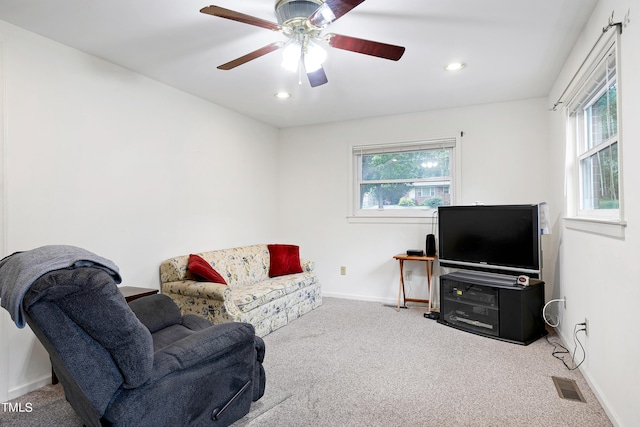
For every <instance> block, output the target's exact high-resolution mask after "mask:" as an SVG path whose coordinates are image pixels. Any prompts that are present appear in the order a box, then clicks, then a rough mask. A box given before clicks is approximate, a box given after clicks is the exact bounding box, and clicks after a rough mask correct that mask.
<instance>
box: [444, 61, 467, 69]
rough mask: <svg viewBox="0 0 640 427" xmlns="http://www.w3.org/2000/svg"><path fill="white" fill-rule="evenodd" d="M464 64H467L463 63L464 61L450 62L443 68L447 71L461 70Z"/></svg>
mask: <svg viewBox="0 0 640 427" xmlns="http://www.w3.org/2000/svg"><path fill="white" fill-rule="evenodd" d="M466 66H467V64H465V63H464V62H452V63H451V64H448V65H447V66H446V67H444V69H445V70H447V71H458V70H462V69H463V68H464V67H466Z"/></svg>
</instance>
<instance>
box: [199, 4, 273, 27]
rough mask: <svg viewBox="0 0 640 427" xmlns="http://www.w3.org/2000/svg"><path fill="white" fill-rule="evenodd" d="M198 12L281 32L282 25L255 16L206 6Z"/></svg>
mask: <svg viewBox="0 0 640 427" xmlns="http://www.w3.org/2000/svg"><path fill="white" fill-rule="evenodd" d="M200 12H202V13H206V14H209V15H213V16H218V17H220V18H226V19H231V20H232V21H238V22H242V23H244V24H249V25H255V26H256V27H262V28H266V29H267V30H273V31H282V25H280V24H276V23H275V22H271V21H266V20H264V19H260V18H256V17H255V16H251V15H245V14H244V13H240V12H235V11H233V10H229V9H225V8H224V7H219V6H207V7H203V8H202V9H200Z"/></svg>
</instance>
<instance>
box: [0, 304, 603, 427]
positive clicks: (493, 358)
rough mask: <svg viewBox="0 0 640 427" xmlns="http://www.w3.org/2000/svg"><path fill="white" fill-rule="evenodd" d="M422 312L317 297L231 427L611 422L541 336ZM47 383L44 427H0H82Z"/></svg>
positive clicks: (584, 426) (281, 333)
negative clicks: (496, 336)
mask: <svg viewBox="0 0 640 427" xmlns="http://www.w3.org/2000/svg"><path fill="white" fill-rule="evenodd" d="M423 313H424V308H419V307H415V308H409V309H407V310H401V311H400V312H397V311H396V310H395V309H394V308H389V307H385V306H383V305H381V304H379V303H374V302H363V301H353V300H344V299H336V298H324V302H323V305H322V306H321V307H320V308H318V309H316V310H314V311H312V312H311V313H308V314H306V315H304V316H303V317H301V318H300V319H298V320H296V321H294V322H292V323H290V324H289V325H287V326H286V327H284V328H282V329H279V330H277V331H275V332H274V333H272V334H270V335H267V336H266V337H264V339H265V342H266V347H267V353H266V357H265V370H266V372H267V392H266V394H265V397H264V398H263V399H262V400H261V401H259V402H257V403H258V404H259V405H256V408H253V409H252V413H250V414H249V415H248V416H247V417H245V418H244V419H243V420H241V421H239V422H238V423H236V424H234V427H271V426H273V427H287V426H291V427H303V426H322V427H330V426H409V425H410V426H425V427H428V426H442V425H446V426H483V427H485V426H510V427H511V426H539V425H545V426H558V427H559V426H562V427H566V426H569V427H570V426H576V427H577V426H580V427H589V426H594V427H595V426H597V427H603V426H611V425H612V424H611V422H610V421H609V420H608V418H607V416H606V414H605V412H604V410H603V409H602V407H601V406H600V404H599V403H598V401H597V399H596V398H595V396H594V395H593V393H592V392H591V390H590V389H589V387H588V385H587V383H586V382H585V380H584V378H583V377H582V375H581V374H580V373H579V371H577V370H575V371H569V370H567V368H566V367H565V366H564V365H563V364H562V362H560V361H559V360H557V359H555V358H554V357H553V356H552V355H551V353H552V350H553V347H552V346H550V345H549V344H548V343H547V342H546V340H545V339H539V340H538V341H536V342H534V343H532V344H530V345H529V346H521V345H517V344H511V343H505V342H502V341H497V340H493V339H489V338H484V337H480V336H477V335H473V334H470V333H466V332H462V331H458V330H456V329H452V328H449V327H447V326H444V325H441V324H438V323H437V322H435V321H433V320H428V319H425V318H424V317H423ZM550 339H551V340H552V341H558V338H557V337H555V336H553V337H551V338H550ZM585 363H588V355H587V361H586V362H585ZM552 376H556V377H562V378H569V379H573V380H575V381H576V382H577V384H578V387H579V388H580V391H581V392H582V394H583V395H584V397H585V399H586V403H582V402H575V401H570V400H566V399H561V398H560V397H559V396H558V393H557V391H556V388H555V386H554V384H553V381H552ZM44 389H46V387H45V388H43V389H40V390H37V391H36V392H39V391H43V393H44V394H43V396H41V398H39V399H38V400H36V401H32V402H33V405H34V410H33V411H32V413H35V412H37V413H38V414H40V415H41V416H42V419H44V420H46V423H45V424H39V423H22V424H15V423H14V422H15V419H8V418H7V414H1V415H0V425H7V426H9V425H10V426H20V427H22V426H39V425H56V426H66V425H68V426H76V425H78V426H79V425H82V423H81V422H79V419H78V418H77V417H75V414H73V412H72V411H71V408H70V407H69V406H68V404H66V403H65V402H62V403H64V405H66V407H67V408H66V409H67V410H66V412H65V413H64V415H65V416H67V417H69V416H70V417H72V418H57V417H59V416H60V414H59V413H58V412H59V411H58V410H57V409H55V408H54V407H53V406H48V405H50V404H51V401H50V400H51V396H50V395H49V397H47V393H50V390H48V391H47V390H44ZM36 392H33V393H36ZM270 392H271V393H272V394H271V395H270ZM57 393H58V396H61V392H60V390H59V389H58V391H57ZM27 396H28V395H25V396H23V397H22V398H21V399H23V400H24V398H26V397H27ZM47 399H49V400H47ZM269 399H271V400H270V401H271V403H269ZM59 403H60V402H59ZM35 408H39V409H38V410H37V411H36V409H35ZM58 409H59V407H58ZM254 409H255V410H254ZM69 411H71V413H69ZM252 414H253V415H252ZM13 415H16V414H13ZM20 415H24V414H20ZM73 417H75V419H74V418H73ZM22 419H23V420H24V419H25V418H22ZM65 420H66V421H65Z"/></svg>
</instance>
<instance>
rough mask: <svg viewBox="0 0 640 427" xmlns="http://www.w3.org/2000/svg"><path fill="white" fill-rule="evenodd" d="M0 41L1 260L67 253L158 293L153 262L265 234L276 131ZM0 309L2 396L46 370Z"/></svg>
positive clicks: (123, 75)
mask: <svg viewBox="0 0 640 427" xmlns="http://www.w3.org/2000/svg"><path fill="white" fill-rule="evenodd" d="M0 43H2V45H3V46H4V88H5V103H4V107H5V108H4V111H5V139H4V165H5V169H6V170H5V177H6V186H5V191H6V194H5V195H6V197H5V200H4V205H5V208H6V217H5V223H4V231H5V232H6V247H5V248H4V249H5V253H4V254H2V255H3V256H4V255H5V254H9V253H12V252H15V251H19V250H28V249H31V248H34V247H38V246H41V245H47V244H70V245H77V246H81V247H84V248H86V249H89V250H91V251H93V252H96V253H98V254H100V255H102V256H105V257H107V258H110V259H112V260H113V261H114V262H115V263H116V264H117V265H118V266H119V267H120V270H121V274H122V277H123V285H129V286H141V287H150V288H158V287H159V278H158V268H159V265H160V262H161V261H162V260H163V259H166V258H169V257H171V256H174V255H182V254H187V253H189V252H197V251H204V250H211V249H216V248H224V247H230V246H235V245H242V244H253V243H256V242H272V241H274V240H275V237H276V235H275V230H276V207H275V199H276V194H277V173H276V171H277V162H278V159H277V155H276V149H277V136H278V135H277V131H276V129H274V128H272V127H270V126H266V125H264V124H261V123H258V122H256V121H253V120H250V119H247V118H246V117H244V116H241V115H239V114H236V113H234V112H231V111H229V110H226V109H224V108H220V107H218V106H216V105H213V104H211V103H209V102H206V101H203V100H201V99H198V98H196V97H193V96H191V95H187V94H185V93H183V92H180V91H177V90H175V89H173V88H170V87H167V86H165V85H162V84H159V83H157V82H154V81H152V80H150V79H147V78H145V77H143V76H140V75H137V74H134V73H132V72H130V71H128V70H125V69H122V68H119V67H116V66H114V65H112V64H109V63H106V62H104V61H102V60H99V59H97V58H95V57H91V56H89V55H86V54H83V53H81V52H79V51H77V50H73V49H70V48H68V47H65V46H63V45H60V44H57V43H54V42H52V41H50V40H47V39H44V38H42V37H40V36H37V35H35V34H33V33H29V32H26V31H23V30H21V29H18V28H16V27H14V26H11V25H9V24H6V23H4V22H1V21H0ZM0 312H1V313H2V314H0V316H5V317H4V318H3V321H2V322H0V325H4V327H3V330H2V339H1V340H0V352H2V353H3V357H0V361H3V362H4V363H5V366H1V367H0V369H2V370H3V372H4V373H7V379H6V383H7V384H6V386H5V388H4V389H3V390H0V399H1V400H2V401H4V400H6V398H7V397H8V398H11V397H14V396H17V395H20V394H22V393H24V392H25V391H28V390H29V389H31V388H33V387H34V386H36V385H38V384H41V383H42V382H43V381H46V380H47V377H48V376H49V364H48V358H47V356H46V354H45V352H44V351H43V349H42V347H41V346H40V344H39V343H38V342H37V341H36V340H35V339H34V337H33V335H32V334H31V332H30V331H28V330H27V329H25V330H18V329H17V328H16V327H15V324H13V323H12V322H11V320H10V319H9V318H8V315H7V313H6V312H5V310H0ZM9 349H10V350H9Z"/></svg>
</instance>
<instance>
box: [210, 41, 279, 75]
mask: <svg viewBox="0 0 640 427" xmlns="http://www.w3.org/2000/svg"><path fill="white" fill-rule="evenodd" d="M281 47H282V43H280V42H275V43H271V44H269V45H266V46H264V47H261V48H260V49H258V50H254V51H253V52H251V53H247V54H246V55H244V56H241V57H240V58H237V59H234V60H233V61H229V62H227V63H226V64H222V65H220V66H218V69H219V70H231V69H233V68H236V67H237V66H238V65H242V64H244V63H247V62H249V61H252V60H254V59H256V58H260V57H261V56H264V55H266V54H267V53H271V52H273V51H274V50H278V49H280V48H281Z"/></svg>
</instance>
